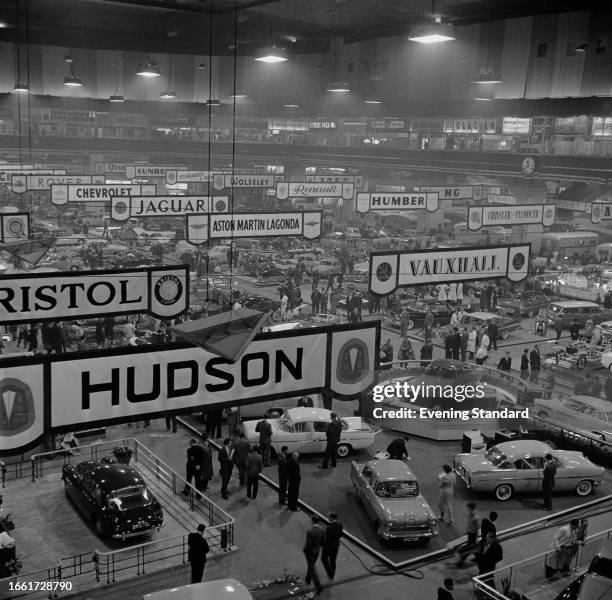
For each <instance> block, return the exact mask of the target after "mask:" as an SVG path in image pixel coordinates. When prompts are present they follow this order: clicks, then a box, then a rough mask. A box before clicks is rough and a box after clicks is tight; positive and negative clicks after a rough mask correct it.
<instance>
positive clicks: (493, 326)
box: [487, 319, 499, 350]
mask: <svg viewBox="0 0 612 600" xmlns="http://www.w3.org/2000/svg"><path fill="white" fill-rule="evenodd" d="M487 334H488V336H489V347H488V348H487V350H491V348H493V350H497V336H498V334H499V327H498V325H497V319H492V320H491V322H490V323H489V327H488V329H487Z"/></svg>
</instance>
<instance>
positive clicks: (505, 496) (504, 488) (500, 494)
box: [495, 483, 514, 502]
mask: <svg viewBox="0 0 612 600" xmlns="http://www.w3.org/2000/svg"><path fill="white" fill-rule="evenodd" d="M513 493H514V489H513V488H512V486H511V485H509V484H507V483H502V484H501V485H498V486H497V487H496V488H495V497H496V498H497V499H498V500H501V501H502V502H505V501H506V500H510V498H512V494H513Z"/></svg>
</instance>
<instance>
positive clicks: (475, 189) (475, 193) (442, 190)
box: [419, 185, 482, 200]
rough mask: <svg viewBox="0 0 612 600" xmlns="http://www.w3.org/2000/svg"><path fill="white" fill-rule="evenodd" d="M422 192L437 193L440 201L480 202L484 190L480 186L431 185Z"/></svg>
mask: <svg viewBox="0 0 612 600" xmlns="http://www.w3.org/2000/svg"><path fill="white" fill-rule="evenodd" d="M419 191H420V192H434V193H437V194H438V196H439V198H440V200H472V199H473V200H480V199H481V198H482V188H481V187H480V186H479V185H455V186H452V185H451V186H446V185H429V186H425V187H423V186H421V187H420V188H419Z"/></svg>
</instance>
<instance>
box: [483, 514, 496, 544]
mask: <svg viewBox="0 0 612 600" xmlns="http://www.w3.org/2000/svg"><path fill="white" fill-rule="evenodd" d="M495 521H497V513H496V512H495V511H494V510H493V511H491V512H490V513H489V518H488V519H487V518H486V517H485V518H484V519H483V520H482V523H481V524H480V538H481V539H483V540H484V539H485V538H486V537H487V533H489V532H493V533H494V534H495V535H497V527H495Z"/></svg>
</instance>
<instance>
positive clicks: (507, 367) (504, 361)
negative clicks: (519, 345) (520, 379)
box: [497, 352, 512, 371]
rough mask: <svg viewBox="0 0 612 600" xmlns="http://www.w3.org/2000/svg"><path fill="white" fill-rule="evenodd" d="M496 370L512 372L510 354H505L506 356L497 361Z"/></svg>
mask: <svg viewBox="0 0 612 600" xmlns="http://www.w3.org/2000/svg"><path fill="white" fill-rule="evenodd" d="M497 368H498V369H499V370H500V371H511V370H512V358H511V357H510V352H506V354H505V355H504V356H502V357H501V358H500V359H499V363H498V364H497Z"/></svg>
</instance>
